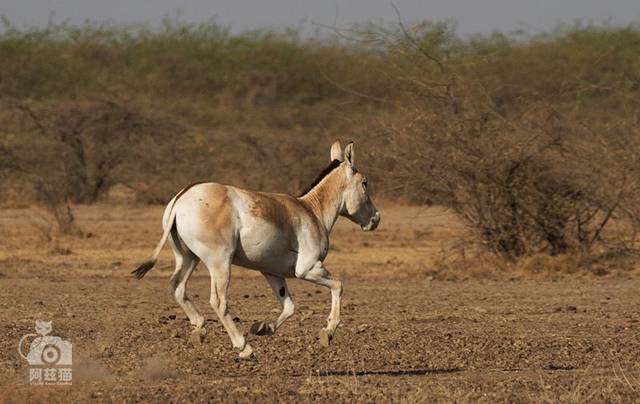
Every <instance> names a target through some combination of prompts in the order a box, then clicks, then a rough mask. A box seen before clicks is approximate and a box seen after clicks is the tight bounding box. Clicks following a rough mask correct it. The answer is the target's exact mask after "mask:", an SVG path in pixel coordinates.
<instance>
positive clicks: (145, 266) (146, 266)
mask: <svg viewBox="0 0 640 404" xmlns="http://www.w3.org/2000/svg"><path fill="white" fill-rule="evenodd" d="M176 199H178V198H175V199H174V200H173V203H172V204H171V210H170V212H169V221H168V222H167V227H165V229H164V233H162V238H161V239H160V242H159V243H158V245H157V246H156V249H155V250H153V253H152V254H151V256H150V257H149V258H147V259H146V260H145V261H144V262H143V263H142V264H140V266H139V267H138V268H136V269H135V270H134V271H132V272H131V273H132V274H133V276H134V277H135V278H136V279H142V277H143V276H145V274H146V273H147V272H149V271H151V268H153V266H154V265H155V264H156V261H157V260H158V255H160V251H162V247H164V245H165V243H166V242H167V239H168V238H169V233H171V229H172V228H173V226H175V221H176V211H175V210H174V207H175V204H176Z"/></svg>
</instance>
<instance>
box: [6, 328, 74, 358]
mask: <svg viewBox="0 0 640 404" xmlns="http://www.w3.org/2000/svg"><path fill="white" fill-rule="evenodd" d="M52 329H53V327H52V324H51V321H42V320H36V333H37V334H27V335H24V336H23V337H22V338H21V339H20V342H19V344H18V353H19V354H20V356H22V357H23V358H24V359H26V360H27V362H29V365H31V366H46V367H54V366H71V364H72V363H71V362H72V345H71V343H70V342H69V341H66V340H63V339H62V338H60V337H57V336H53V335H48V334H49V333H50V332H51V330H52ZM31 337H34V338H33V340H32V341H31V343H30V344H29V351H28V352H27V353H26V354H25V353H24V352H23V351H22V348H23V345H24V343H25V340H27V339H28V338H31Z"/></svg>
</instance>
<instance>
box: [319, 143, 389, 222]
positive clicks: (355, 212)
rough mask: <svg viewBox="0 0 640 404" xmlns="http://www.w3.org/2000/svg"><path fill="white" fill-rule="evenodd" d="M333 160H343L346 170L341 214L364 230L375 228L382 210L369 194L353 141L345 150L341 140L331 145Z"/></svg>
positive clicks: (343, 167)
mask: <svg viewBox="0 0 640 404" xmlns="http://www.w3.org/2000/svg"><path fill="white" fill-rule="evenodd" d="M331 160H332V161H333V160H339V161H341V162H343V163H342V164H341V167H340V168H341V169H343V170H345V179H346V183H345V187H344V194H343V199H342V200H343V202H344V203H343V205H342V210H341V211H340V215H341V216H344V217H346V218H348V219H349V220H351V221H352V222H354V223H356V224H359V225H360V227H362V230H364V231H371V230H375V229H376V227H378V224H379V223H380V212H378V209H376V207H375V205H374V204H373V201H372V200H371V197H370V196H369V188H368V187H367V185H368V184H367V177H366V176H365V175H364V174H362V173H361V172H360V171H358V170H357V169H356V166H355V164H354V152H353V142H351V143H349V144H348V145H347V147H345V148H344V151H343V150H342V147H341V146H340V142H335V143H334V144H333V145H332V146H331Z"/></svg>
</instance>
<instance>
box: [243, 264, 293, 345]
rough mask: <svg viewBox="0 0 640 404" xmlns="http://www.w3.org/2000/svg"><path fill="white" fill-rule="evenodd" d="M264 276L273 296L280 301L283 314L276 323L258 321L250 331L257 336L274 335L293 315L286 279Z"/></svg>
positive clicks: (291, 300)
mask: <svg viewBox="0 0 640 404" xmlns="http://www.w3.org/2000/svg"><path fill="white" fill-rule="evenodd" d="M262 275H264V277H265V278H266V279H267V282H269V285H270V286H271V289H272V290H273V294H274V295H276V297H277V298H278V300H279V301H280V305H281V306H282V312H281V313H280V316H279V317H278V319H277V320H276V321H275V322H274V323H265V322H264V321H256V322H255V323H253V325H252V326H251V330H250V331H251V333H252V334H255V335H272V334H273V333H274V332H276V330H277V329H278V328H280V326H281V325H282V323H284V322H285V321H286V320H287V319H288V318H289V317H291V316H292V315H293V309H294V306H293V299H291V295H290V294H289V288H288V287H287V282H286V281H285V280H284V278H280V277H277V276H273V275H269V274H265V273H263V274H262Z"/></svg>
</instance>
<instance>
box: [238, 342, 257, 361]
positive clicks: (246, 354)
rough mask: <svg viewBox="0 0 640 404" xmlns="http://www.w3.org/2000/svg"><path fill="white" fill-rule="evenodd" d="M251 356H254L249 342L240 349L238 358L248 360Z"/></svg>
mask: <svg viewBox="0 0 640 404" xmlns="http://www.w3.org/2000/svg"><path fill="white" fill-rule="evenodd" d="M253 357H254V355H253V348H251V345H249V344H247V345H245V346H244V349H243V350H242V351H240V353H239V354H238V358H240V359H242V360H249V359H252V358H253Z"/></svg>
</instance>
